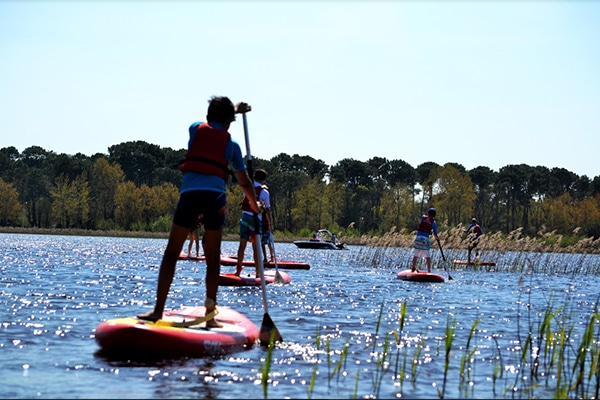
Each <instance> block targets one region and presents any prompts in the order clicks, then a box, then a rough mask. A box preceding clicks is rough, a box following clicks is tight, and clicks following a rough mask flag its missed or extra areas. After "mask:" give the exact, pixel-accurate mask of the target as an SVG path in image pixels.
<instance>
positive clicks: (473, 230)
mask: <svg viewBox="0 0 600 400" xmlns="http://www.w3.org/2000/svg"><path fill="white" fill-rule="evenodd" d="M465 232H466V233H467V234H468V235H470V237H469V247H468V250H469V253H468V256H467V263H470V262H471V251H472V250H473V249H474V248H475V247H477V245H478V244H479V237H480V236H481V235H482V234H483V229H481V226H479V224H478V223H477V220H476V219H475V218H473V219H472V220H471V225H469V226H468V227H467V229H465ZM478 257H479V249H477V250H475V259H477V258H478Z"/></svg>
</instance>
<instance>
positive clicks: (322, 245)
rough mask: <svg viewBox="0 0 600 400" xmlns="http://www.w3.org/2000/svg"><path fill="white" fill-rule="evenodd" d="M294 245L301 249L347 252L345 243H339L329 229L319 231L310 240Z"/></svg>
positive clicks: (298, 241) (297, 241) (295, 242)
mask: <svg viewBox="0 0 600 400" xmlns="http://www.w3.org/2000/svg"><path fill="white" fill-rule="evenodd" d="M294 244H295V245H296V247H298V248H299V249H329V250H346V249H347V247H346V245H345V244H344V243H339V242H338V241H337V238H336V236H335V234H333V233H331V232H330V231H329V230H327V229H319V230H318V231H317V232H316V233H315V234H314V235H313V237H312V238H311V239H309V240H295V241H294Z"/></svg>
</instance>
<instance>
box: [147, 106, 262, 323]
mask: <svg viewBox="0 0 600 400" xmlns="http://www.w3.org/2000/svg"><path fill="white" fill-rule="evenodd" d="M250 110H251V107H250V105H248V104H247V103H244V102H240V103H237V104H236V105H235V106H234V105H233V103H232V102H231V100H230V99H229V98H228V97H224V96H213V97H211V98H210V99H209V105H208V112H207V115H206V122H194V123H192V124H191V125H190V127H189V129H188V132H189V139H188V150H187V151H186V153H185V159H184V160H183V162H182V163H181V165H180V167H179V169H180V170H181V172H182V173H183V181H182V183H181V187H180V189H179V200H178V202H177V206H176V208H175V214H174V215H173V221H172V223H171V231H170V232H169V239H168V242H167V246H166V248H165V251H164V253H163V256H162V261H161V263H160V269H159V272H158V284H157V287H156V302H155V304H154V309H153V310H152V311H149V312H146V313H143V314H139V315H138V316H137V317H138V318H139V319H142V320H147V321H158V320H159V319H162V317H163V312H164V309H165V304H166V301H167V297H168V294H169V289H170V287H171V284H172V283H173V277H174V275H175V266H176V264H177V259H178V258H179V255H180V253H181V249H182V248H183V245H184V244H185V241H186V239H187V237H188V234H189V233H190V232H191V231H192V230H194V229H195V228H196V226H197V225H198V223H201V224H202V225H203V226H204V237H203V243H204V251H205V256H206V275H205V282H206V300H205V302H204V306H205V308H206V311H205V312H206V314H205V316H204V317H203V318H202V319H203V321H202V322H206V327H207V328H215V327H216V328H218V327H221V326H222V325H221V324H220V323H219V322H218V321H216V320H215V319H214V317H215V316H216V314H217V313H218V310H217V292H218V289H219V276H220V273H221V242H222V238H223V226H224V225H225V213H226V212H227V191H226V186H227V182H228V180H229V176H230V175H233V176H235V177H236V178H237V182H238V183H239V185H240V186H241V188H242V190H243V191H244V193H245V194H246V196H248V197H249V198H250V199H252V201H250V207H251V209H252V210H253V211H255V212H257V213H258V212H260V209H259V207H258V205H257V204H256V194H255V192H254V187H253V185H252V180H251V179H250V177H249V176H248V172H247V171H246V164H245V163H244V158H243V155H242V150H241V147H240V145H239V144H238V143H237V142H236V141H234V140H233V138H232V137H231V134H230V133H229V132H228V130H229V126H230V125H231V123H232V122H233V121H235V114H244V113H247V112H249V111H250ZM229 164H231V165H232V166H233V168H234V170H235V172H232V171H231V170H230V169H229Z"/></svg>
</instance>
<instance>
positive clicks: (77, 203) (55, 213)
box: [49, 172, 90, 228]
mask: <svg viewBox="0 0 600 400" xmlns="http://www.w3.org/2000/svg"><path fill="white" fill-rule="evenodd" d="M49 192H50V197H51V198H52V220H53V221H54V223H55V224H56V225H57V226H58V227H61V228H85V227H86V224H87V222H88V221H89V214H90V189H89V184H88V182H87V179H86V176H85V172H83V173H81V174H80V175H79V176H78V177H77V178H75V179H74V180H73V182H71V181H69V179H68V178H67V177H66V176H65V175H59V176H58V177H57V178H56V179H55V181H54V185H53V186H52V187H51V188H50V190H49Z"/></svg>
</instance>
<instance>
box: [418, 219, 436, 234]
mask: <svg viewBox="0 0 600 400" xmlns="http://www.w3.org/2000/svg"><path fill="white" fill-rule="evenodd" d="M417 230H418V231H421V232H425V233H427V234H431V232H432V231H433V220H432V219H431V218H429V215H423V217H422V218H421V223H420V224H419V225H418V226H417Z"/></svg>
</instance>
